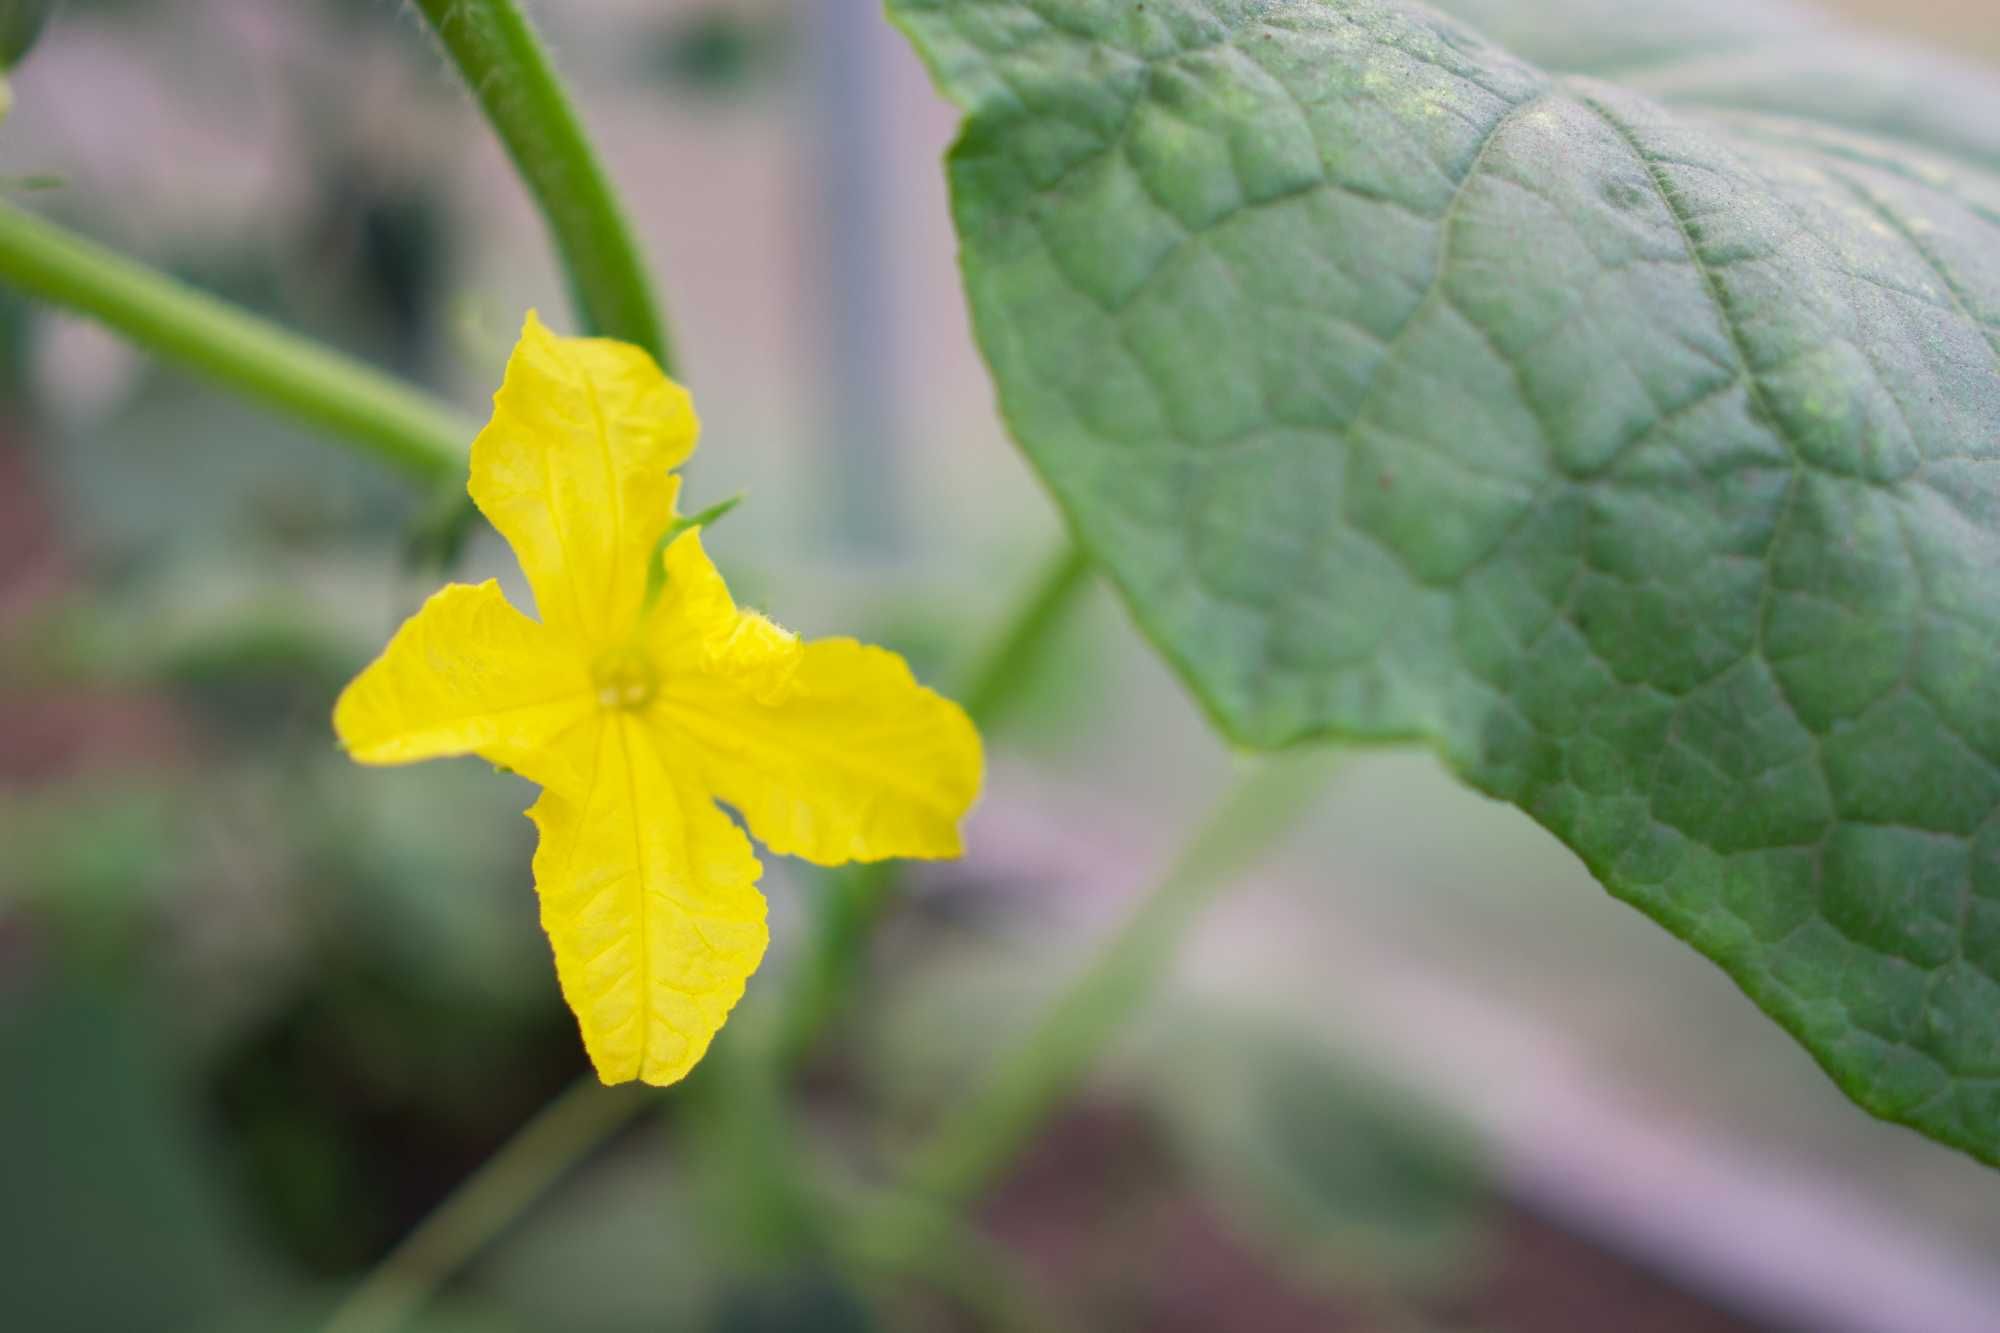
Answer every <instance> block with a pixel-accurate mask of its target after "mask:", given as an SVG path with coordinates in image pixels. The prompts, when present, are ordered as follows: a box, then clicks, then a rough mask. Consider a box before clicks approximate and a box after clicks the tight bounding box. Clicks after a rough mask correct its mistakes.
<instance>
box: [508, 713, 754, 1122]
mask: <svg viewBox="0 0 2000 1333" xmlns="http://www.w3.org/2000/svg"><path fill="white" fill-rule="evenodd" d="M596 733H597V734H596V742H597V744H596V747H595V755H594V757H593V759H592V762H591V765H590V767H591V774H590V776H591V781H590V783H589V785H588V788H587V790H586V792H585V794H584V795H583V796H582V797H580V798H577V799H572V798H570V797H566V796H563V795H560V794H558V793H556V792H554V791H546V792H544V793H543V794H542V798H541V799H540V800H539V801H536V802H535V806H534V808H533V809H532V810H530V811H529V812H528V817H529V818H530V819H533V820H534V821H535V825H536V827H537V828H539V829H540V830H541V844H540V846H539V847H538V848H537V849H536V851H535V888H536V891H537V892H538V893H540V895H541V900H542V927H543V929H545V930H546V931H548V934H549V941H550V943H551V944H552V945H553V946H554V949H555V956H556V975H557V977H558V978H559V979H560V980H561V982H562V991H563V998H564V999H566V1000H568V1001H569V1006H570V1008H571V1009H574V1010H575V1011H576V1017H577V1022H578V1024H579V1025H580V1026H581V1028H582V1030H583V1043H584V1047H585V1049H586V1050H588V1051H589V1052H590V1058H591V1062H592V1063H593V1064H595V1065H596V1066H597V1074H598V1077H599V1078H601V1079H603V1080H604V1081H605V1082H606V1083H621V1082H624V1081H625V1080H627V1079H632V1078H640V1079H644V1080H645V1081H646V1082H648V1083H672V1082H674V1081H675V1080H676V1079H679V1078H680V1077H682V1076H683V1075H684V1074H686V1073H687V1072H688V1070H690V1069H692V1068H694V1066H695V1063H696V1062H697V1061H698V1060H700V1059H701V1057H702V1054H703V1052H705V1051H706V1050H707V1049H708V1043H709V1040H710V1038H712V1037H713V1036H714V1035H715V1033H716V1031H717V1030H718V1029H720V1028H721V1027H722V1024H723V1020H725V1019H726V1018H728V1016H729V1010H730V1008H731V1007H732V1006H733V1005H735V1003H736V1001H737V1000H738V999H739V998H740V997H741V996H742V994H743V983H744V981H745V980H746V979H747V978H748V977H749V976H750V974H751V973H752V972H754V971H755V970H756V968H757V963H758V960H760V959H761V958H762V957H763V955H764V946H765V944H766V942H767V941H768V939H769V936H768V934H767V933H766V930H765V926H764V896H763V894H761V893H759V892H758V891H757V876H758V873H759V871H760V867H759V866H758V864H757V858H756V856H755V854H753V853H752V852H751V850H750V843H749V840H748V839H746V838H745V837H744V836H743V833H742V830H740V829H738V828H737V827H736V825H734V824H732V823H730V822H729V819H728V817H727V816H725V815H724V814H723V813H722V812H721V811H720V810H718V809H716V807H715V804H714V802H713V801H712V800H710V798H709V796H708V794H707V793H706V792H705V791H703V790H701V788H700V787H699V785H698V784H697V783H696V782H695V781H693V777H694V775H693V774H691V773H689V772H687V771H686V770H685V768H684V767H682V766H679V765H677V764H676V763H674V762H672V759H673V758H674V757H675V756H673V753H672V751H671V750H669V749H667V748H665V747H664V746H663V745H662V743H661V738H660V737H658V736H657V735H656V734H655V733H654V732H653V730H652V729H651V727H650V726H649V724H647V723H646V722H644V721H642V720H641V719H640V717H639V716H638V715H637V714H634V713H619V712H614V713H609V714H606V715H605V718H604V721H603V723H602V724H601V725H600V726H599V727H597V728H596Z"/></svg>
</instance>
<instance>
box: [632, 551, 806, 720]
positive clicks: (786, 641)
mask: <svg viewBox="0 0 2000 1333" xmlns="http://www.w3.org/2000/svg"><path fill="white" fill-rule="evenodd" d="M665 561H666V573H667V579H666V584H665V586H664V587H663V588H662V589H661V592H660V600H659V604H658V605H657V606H656V607H655V608H654V610H653V616H652V619H651V621H650V622H649V623H648V624H647V626H646V639H645V642H646V651H647V656H648V658H649V660H650V661H651V662H652V663H653V665H654V667H655V669H656V670H657V671H658V673H659V675H660V678H661V679H662V681H669V682H670V681H673V680H675V679H683V678H688V677H711V676H712V677H721V678H724V679H727V680H730V681H732V682H735V683H736V684H737V685H738V686H739V687H740V688H741V689H743V690H746V691H748V692H749V693H751V694H753V695H756V696H758V697H760V698H766V699H774V698H779V697H782V696H783V694H784V693H785V691H786V690H787V689H788V688H789V686H790V683H791V677H792V673H793V671H795V670H796V669H797V668H798V664H799V659H800V655H801V653H802V652H803V650H804V646H803V645H802V644H800V642H799V637H798V635H796V634H793V633H792V632H791V631H790V630H787V629H784V628H783V627H781V626H779V625H775V624H773V623H772V622H771V621H769V620H767V619H765V618H764V617H763V616H760V615H758V614H757V613H756V612H755V611H744V610H740V609H739V608H738V607H737V605H736V599H735V598H733V597H731V596H730V595H729V586H728V585H727V584H726V583H724V582H723V581H722V575H721V574H720V573H719V572H718V571H717V570H716V568H715V564H714V562H713V561H711V560H710V559H709V558H708V553H707V552H706V551H704V550H703V549H702V545H701V529H699V528H694V529H691V530H689V531H687V532H684V533H682V534H681V535H680V536H678V537H676V538H674V540H673V543H672V545H670V546H668V547H667V550H666V556H665Z"/></svg>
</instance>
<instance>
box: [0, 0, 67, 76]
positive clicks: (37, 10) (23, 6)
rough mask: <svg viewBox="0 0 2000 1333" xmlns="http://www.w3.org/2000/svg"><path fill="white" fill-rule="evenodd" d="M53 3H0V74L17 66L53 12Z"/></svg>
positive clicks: (35, 0) (19, 0) (38, 0)
mask: <svg viewBox="0 0 2000 1333" xmlns="http://www.w3.org/2000/svg"><path fill="white" fill-rule="evenodd" d="M55 7H56V0H0V72H4V71H6V70H10V69H12V68H13V67H14V66H16V65H18V64H20V63H21V57H22V56H25V55H27V54H28V52H29V51H30V50H32V49H33V48H34V45H35V39H36V38H38V37H40V36H41V35H42V25H43V24H45V23H47V22H48V20H49V15H50V14H52V13H54V12H55Z"/></svg>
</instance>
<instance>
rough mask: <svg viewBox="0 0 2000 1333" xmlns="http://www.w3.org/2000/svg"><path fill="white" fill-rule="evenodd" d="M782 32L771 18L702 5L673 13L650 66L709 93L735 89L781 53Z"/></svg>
mask: <svg viewBox="0 0 2000 1333" xmlns="http://www.w3.org/2000/svg"><path fill="white" fill-rule="evenodd" d="M785 38H786V33H785V30H784V28H783V26H782V25H781V24H780V23H778V22H777V21H776V20H774V19H759V18H757V17H755V16H754V15H752V14H750V13H748V12H746V11H744V10H742V9H741V8H739V7H736V6H730V5H717V4H710V5H703V6H701V7H699V8H695V9H691V10H687V11H684V12H682V13H678V14H676V15H674V16H673V18H672V19H671V20H670V21H669V25H668V27H667V28H666V30H665V31H664V32H663V33H662V34H661V35H660V38H659V41H658V46H657V48H656V54H655V56H654V58H653V64H654V67H655V68H656V69H657V70H658V71H659V73H660V74H661V75H662V76H664V77H665V78H667V79H669V80H671V81H672V82H673V83H674V84H676V85H678V86H680V87H684V88H687V89H689V90H691V91H694V92H698V93H702V94H705V95H707V96H710V97H719V96H725V95H732V94H740V93H742V92H744V91H745V90H747V89H749V88H750V87H752V86H753V85H754V84H755V82H756V81H757V80H758V79H759V78H760V77H762V76H763V75H764V74H765V73H766V72H767V71H768V70H770V69H771V68H772V67H774V66H776V65H777V64H778V63H779V61H780V60H782V59H783V56H784V47H785Z"/></svg>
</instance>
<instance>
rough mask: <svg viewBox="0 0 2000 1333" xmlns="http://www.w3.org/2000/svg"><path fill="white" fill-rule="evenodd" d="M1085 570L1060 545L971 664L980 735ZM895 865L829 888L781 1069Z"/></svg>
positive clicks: (851, 875) (790, 1018)
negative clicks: (1012, 611) (996, 632)
mask: <svg viewBox="0 0 2000 1333" xmlns="http://www.w3.org/2000/svg"><path fill="white" fill-rule="evenodd" d="M1089 575H1090V560H1089V558H1088V557H1087V556H1085V555H1084V554H1083V552H1082V551H1081V550H1080V549H1079V548H1078V547H1077V545H1076V544H1075V543H1074V542H1067V541H1066V542H1064V543H1063V547H1062V549H1061V550H1060V551H1058V552H1056V553H1055V554H1054V555H1053V556H1051V557H1050V558H1049V559H1048V561H1047V563H1046V564H1045V565H1044V566H1043V567H1042V570H1041V572H1040V573H1039V574H1038V575H1037V576H1036V578H1035V581H1034V583H1033V584H1032V585H1031V586H1030V588H1029V589H1028V592H1027V594H1026V596H1024V597H1023V598H1022V599H1021V601H1020V602H1019V603H1018V604H1017V606H1016V607H1015V610H1014V613H1013V614H1012V615H1011V616H1009V617H1008V619H1007V620H1006V622H1005V624H1004V625H1003V626H1002V628H1001V630H1000V632H999V633H998V634H996V635H995V636H994V638H993V641H992V642H991V643H990V644H989V645H988V646H987V648H986V649H985V651H984V652H983V653H982V654H981V656H980V657H979V659H978V660H977V662H976V663H975V664H974V666H973V669H972V671H971V673H970V674H969V675H968V676H967V678H966V686H965V692H964V693H963V694H962V695H961V696H960V701H961V702H962V703H963V704H964V706H965V711H966V712H967V713H968V714H969V715H971V717H972V720H973V721H974V722H975V723H977V724H978V726H979V729H980V730H981V731H982V732H986V731H991V730H993V729H995V728H996V727H997V726H998V725H999V724H1000V723H1001V722H1002V721H1004V720H1005V719H1006V717H1007V716H1008V714H1009V712H1010V710H1011V709H1012V708H1013V706H1014V704H1015V703H1016V702H1017V701H1018V699H1019V698H1020V688H1021V686H1022V684H1023V683H1024V682H1025V681H1026V680H1027V678H1028V676H1029V674H1030V669H1031V668H1032V667H1033V665H1034V662H1035V659H1036V658H1037V657H1038V656H1040V654H1041V653H1042V651H1043V650H1044V649H1045V648H1046V647H1047V646H1048V643H1049V640H1050V638H1051V636H1052V635H1053V634H1054V632H1055V631H1056V630H1057V629H1058V628H1060V627H1061V625H1062V621H1063V617H1064V615H1065V614H1066V613H1067V612H1068V611H1069V609H1070V608H1071V607H1072V606H1074V605H1075V603H1076V599H1077V595H1078V594H1079V593H1080V592H1082V591H1083V589H1084V587H1085V586H1086V585H1087V584H1088V582H1089ZM902 866H903V863H902V862H900V861H877V862H875V863H874V864H872V865H865V866H857V867H855V868H854V869H852V870H850V871H848V872H846V873H845V874H843V875H841V876H839V877H838V878H836V879H835V880H834V881H833V882H832V883H831V884H830V885H828V887H827V892H826V894H825V896H824V897H823V898H822V899H821V906H820V911H819V917H818V920H817V921H816V923H815V925H814V929H813V932H812V937H811V941H810V943H809V944H808V945H807V952H806V956H805V958H804V959H802V960H801V962H800V964H799V970H798V972H797V973H796V974H795V977H794V979H793V982H792V987H791V991H790V992H789V994H788V995H787V996H786V1003H785V1009H784V1013H783V1016H782V1017H781V1018H780V1020H779V1024H778V1044H777V1048H776V1051H775V1055H776V1056H777V1059H778V1061H779V1063H780V1064H781V1065H783V1066H785V1067H786V1068H790V1067H792V1066H794V1065H796V1064H797V1063H798V1062H799V1061H800V1060H801V1059H803V1058H804V1056H805V1054H806V1052H807V1051H808V1050H810V1049H811V1047H812V1043H813V1040H814V1039H815V1038H816V1037H818V1036H819V1034H820V1031H821V1030H822V1029H823V1028H824V1027H825V1026H826V1025H827V1023H828V1022H829V1021H831V1020H832V1019H833V1017H834V1016H835V1015H836V1014H838V1013H839V1012H840V1010H841V1009H842V1008H843V1007H844V1006H845V1004H846V1001H847V995H848V992H849V991H850V990H852V989H853V986H854V981H855V978H856V977H857V976H858V975H859V973H860V965H861V951H862V947H863V945H864V943H865V941H866V939H867V937H868V933H869V931H870V930H871V929H872V928H873V927H874V924H875V921H876V918H878V917H879V916H881V914H882V911H883V909H884V908H885V907H887V906H888V904H889V902H890V900H891V899H892V898H893V897H894V896H895V890H896V884H897V881H898V880H900V879H901V877H902V873H903V872H902Z"/></svg>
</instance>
